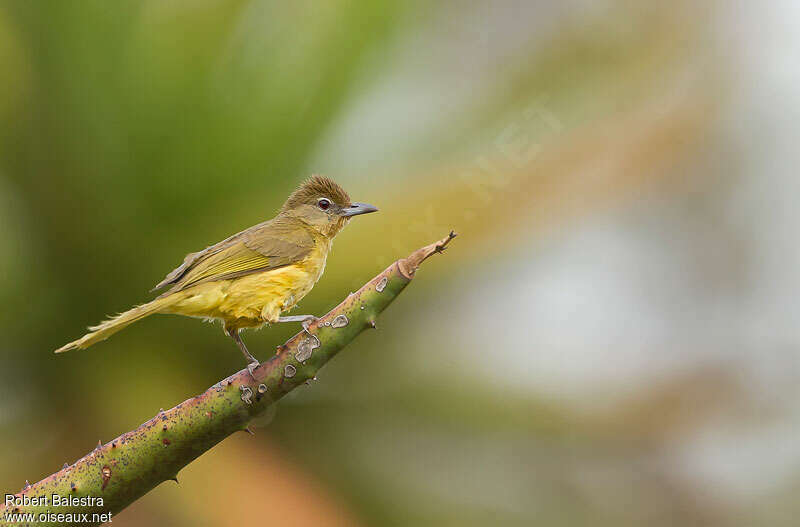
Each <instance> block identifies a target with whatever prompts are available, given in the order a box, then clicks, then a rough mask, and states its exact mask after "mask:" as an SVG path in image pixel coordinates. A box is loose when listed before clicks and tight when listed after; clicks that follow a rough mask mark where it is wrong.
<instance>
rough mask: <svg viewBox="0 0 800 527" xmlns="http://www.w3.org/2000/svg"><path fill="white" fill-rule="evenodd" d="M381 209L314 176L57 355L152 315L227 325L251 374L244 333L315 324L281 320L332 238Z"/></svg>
mask: <svg viewBox="0 0 800 527" xmlns="http://www.w3.org/2000/svg"><path fill="white" fill-rule="evenodd" d="M377 210H378V209H376V208H375V207H373V206H372V205H368V204H366V203H352V202H351V201H350V196H348V195H347V192H345V191H344V189H342V187H340V186H339V185H337V184H336V183H334V182H333V181H332V180H330V179H328V178H326V177H323V176H313V177H311V178H310V179H309V180H307V181H306V182H304V183H303V184H302V185H300V187H298V188H297V190H295V191H294V192H292V195H291V196H289V198H288V199H287V200H286V203H284V204H283V207H281V210H280V212H278V215H277V216H275V217H274V218H272V219H271V220H269V221H265V222H264V223H259V224H258V225H255V226H253V227H250V228H249V229H246V230H244V231H242V232H240V233H238V234H234V235H233V236H231V237H230V238H227V239H225V240H222V241H221V242H219V243H217V244H215V245H212V246H210V247H208V248H206V249H204V250H202V251H200V252H196V253H191V254H189V255H188V256H186V258H185V259H184V260H183V263H182V264H181V265H180V266H179V267H178V268H176V269H175V270H174V271H172V272H171V273H169V274H168V275H167V276H166V278H164V280H163V281H162V282H161V283H160V284H158V285H157V286H156V287H155V289H160V288H162V287H167V286H169V289H168V290H167V291H166V292H165V293H164V294H162V295H161V296H159V297H158V298H156V299H155V300H153V301H152V302H148V303H147V304H144V305H141V306H137V307H134V308H133V309H131V310H129V311H126V312H124V313H122V314H120V315H118V316H116V317H114V318H111V319H109V320H107V321H105V322H103V323H101V324H99V325H97V326H94V327H90V328H89V330H90V331H91V332H90V333H88V334H86V335H84V336H83V337H81V338H80V339H78V340H76V341H74V342H70V343H69V344H67V345H65V346H63V347H61V348H59V349H58V350H56V353H61V352H64V351H68V350H71V349H76V348H88V347H89V346H91V345H92V344H94V343H96V342H99V341H101V340H105V339H107V338H108V337H110V336H111V335H113V334H114V333H116V332H117V331H119V330H121V329H123V328H125V327H126V326H128V325H130V324H132V323H134V322H136V321H137V320H140V319H142V318H144V317H146V316H149V315H152V314H154V313H175V314H179V315H186V316H190V317H199V318H204V319H214V320H221V321H222V323H223V325H224V329H225V333H227V334H228V335H229V336H230V337H231V338H233V340H234V341H236V344H237V345H238V346H239V348H240V349H241V350H242V353H244V355H245V357H246V358H247V361H248V369H249V370H250V372H251V373H252V371H253V368H255V367H256V366H258V361H257V360H256V358H255V357H253V355H251V354H250V352H249V351H248V350H247V347H246V346H245V345H244V342H242V338H241V336H240V335H239V332H240V331H241V330H242V329H244V328H253V327H259V326H262V325H264V324H274V323H276V322H302V323H303V327H304V328H307V327H308V324H309V323H311V322H312V321H314V320H315V317H314V316H312V315H300V316H289V317H282V316H281V313H284V312H286V311H289V310H290V309H292V308H293V307H294V306H295V305H296V304H297V303H298V302H299V301H300V299H301V298H303V297H304V296H306V294H308V292H309V291H311V288H312V287H314V284H315V283H316V282H317V280H319V279H320V277H321V276H322V273H323V271H324V270H325V260H326V259H327V257H328V252H329V251H330V250H331V243H332V242H333V238H334V237H335V236H336V234H338V233H339V231H341V230H342V228H344V226H345V225H347V223H348V222H349V221H350V218H352V217H353V216H357V215H359V214H366V213H368V212H375V211H377Z"/></svg>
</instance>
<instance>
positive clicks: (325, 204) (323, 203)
mask: <svg viewBox="0 0 800 527" xmlns="http://www.w3.org/2000/svg"><path fill="white" fill-rule="evenodd" d="M317 207H319V208H320V209H321V210H328V209H329V208H330V207H331V202H330V200H329V199H327V198H320V199H319V201H317Z"/></svg>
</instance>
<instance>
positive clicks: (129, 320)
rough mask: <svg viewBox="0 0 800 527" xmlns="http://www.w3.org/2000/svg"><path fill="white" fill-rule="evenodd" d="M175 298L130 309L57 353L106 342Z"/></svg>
mask: <svg viewBox="0 0 800 527" xmlns="http://www.w3.org/2000/svg"><path fill="white" fill-rule="evenodd" d="M174 297H175V295H169V296H165V297H160V298H156V299H155V300H153V301H152V302H148V303H146V304H142V305H141V306H136V307H134V308H133V309H129V310H128V311H125V312H124V313H120V314H119V315H117V316H115V317H113V318H110V319H108V320H106V321H105V322H101V323H100V324H98V325H96V326H93V327H90V328H89V331H90V333H87V334H86V335H84V336H83V337H81V338H79V339H78V340H76V341H73V342H70V343H69V344H66V345H64V346H62V347H60V348H58V349H57V350H56V353H63V352H65V351H69V350H73V349H85V348H88V347H89V346H91V345H92V344H95V343H96V342H100V341H101V340H105V339H107V338H108V337H110V336H111V335H113V334H114V333H116V332H117V331H119V330H121V329H124V328H126V327H128V326H129V325H131V324H133V323H134V322H136V321H137V320H140V319H143V318H144V317H146V316H149V315H152V314H153V313H158V312H159V311H162V310H163V309H164V308H166V307H168V306H169V305H171V304H172V303H174V302H175V300H176V298H174Z"/></svg>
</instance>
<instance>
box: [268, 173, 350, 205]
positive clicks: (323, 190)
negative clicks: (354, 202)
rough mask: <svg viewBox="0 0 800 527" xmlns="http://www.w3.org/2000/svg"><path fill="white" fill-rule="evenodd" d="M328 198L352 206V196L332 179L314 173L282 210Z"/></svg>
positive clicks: (339, 203) (338, 203) (312, 203)
mask: <svg viewBox="0 0 800 527" xmlns="http://www.w3.org/2000/svg"><path fill="white" fill-rule="evenodd" d="M322 197H325V198H328V199H330V200H332V201H333V202H334V203H336V204H337V205H339V206H340V207H349V206H350V196H349V195H348V194H347V192H345V191H344V189H343V188H342V187H340V186H339V185H337V184H336V182H334V181H333V180H332V179H330V178H327V177H325V176H318V175H314V176H311V177H310V178H308V179H307V180H305V181H304V182H303V183H302V184H301V185H300V186H299V187H297V189H296V190H295V191H294V192H292V194H291V195H290V196H289V198H288V199H287V200H286V203H284V204H283V207H281V210H282V211H284V210H288V209H293V208H295V207H297V206H299V205H302V204H304V203H305V204H309V205H314V204H316V203H317V200H318V199H319V198H322Z"/></svg>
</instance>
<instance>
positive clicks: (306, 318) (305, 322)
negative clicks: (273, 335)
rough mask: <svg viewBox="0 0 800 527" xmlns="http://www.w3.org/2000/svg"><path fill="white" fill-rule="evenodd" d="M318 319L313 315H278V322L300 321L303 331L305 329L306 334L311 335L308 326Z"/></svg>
mask: <svg viewBox="0 0 800 527" xmlns="http://www.w3.org/2000/svg"><path fill="white" fill-rule="evenodd" d="M317 320H319V319H318V318H317V317H315V316H314V315H292V316H290V317H279V318H278V322H300V324H301V325H302V326H303V331H305V332H306V333H307V334H308V336H309V337H310V336H311V332H310V331H309V330H308V328H309V326H311V324H313V323H314V322H316V321H317Z"/></svg>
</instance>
